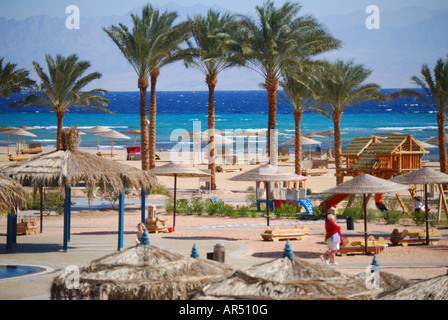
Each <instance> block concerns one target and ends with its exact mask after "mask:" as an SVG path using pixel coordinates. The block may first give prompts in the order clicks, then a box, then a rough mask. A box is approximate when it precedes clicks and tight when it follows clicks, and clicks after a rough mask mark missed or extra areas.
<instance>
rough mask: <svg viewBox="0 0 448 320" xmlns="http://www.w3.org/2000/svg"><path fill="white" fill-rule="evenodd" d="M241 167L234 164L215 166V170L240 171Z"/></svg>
mask: <svg viewBox="0 0 448 320" xmlns="http://www.w3.org/2000/svg"><path fill="white" fill-rule="evenodd" d="M241 169H242V168H241V167H240V166H238V165H236V164H230V165H220V166H216V171H218V172H232V171H241Z"/></svg>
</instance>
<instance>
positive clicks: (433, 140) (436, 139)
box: [424, 133, 448, 145]
mask: <svg viewBox="0 0 448 320" xmlns="http://www.w3.org/2000/svg"><path fill="white" fill-rule="evenodd" d="M445 141H448V134H446V133H445ZM424 142H426V143H429V144H435V145H439V137H438V136H437V137H433V138H430V139H428V140H425V141H424Z"/></svg>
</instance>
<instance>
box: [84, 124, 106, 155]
mask: <svg viewBox="0 0 448 320" xmlns="http://www.w3.org/2000/svg"><path fill="white" fill-rule="evenodd" d="M110 130H111V129H109V128H106V127H102V126H95V127H93V128H90V129H87V130H84V132H86V133H102V132H107V131H110ZM97 147H98V151H100V137H97Z"/></svg>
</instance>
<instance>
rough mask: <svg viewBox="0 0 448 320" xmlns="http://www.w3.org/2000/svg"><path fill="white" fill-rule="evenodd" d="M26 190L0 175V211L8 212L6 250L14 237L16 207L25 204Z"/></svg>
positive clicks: (10, 245)
mask: <svg viewBox="0 0 448 320" xmlns="http://www.w3.org/2000/svg"><path fill="white" fill-rule="evenodd" d="M27 194H28V193H27V192H26V190H25V189H24V188H23V187H22V186H21V185H20V184H19V183H18V182H16V181H14V180H12V179H9V178H6V177H4V176H2V175H0V212H2V211H5V212H7V214H8V222H7V239H6V250H11V249H12V244H13V243H15V239H16V234H17V231H16V229H17V228H16V227H17V212H16V211H17V208H18V207H21V206H23V205H25V204H26V197H27Z"/></svg>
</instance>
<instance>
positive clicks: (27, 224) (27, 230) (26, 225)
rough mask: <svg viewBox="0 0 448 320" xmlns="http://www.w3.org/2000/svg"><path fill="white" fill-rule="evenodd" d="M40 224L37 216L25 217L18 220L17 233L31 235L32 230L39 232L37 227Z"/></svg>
mask: <svg viewBox="0 0 448 320" xmlns="http://www.w3.org/2000/svg"><path fill="white" fill-rule="evenodd" d="M38 227H39V225H38V224H37V221H36V219H35V218H25V219H21V221H20V222H17V234H21V235H27V236H28V235H30V234H31V233H32V232H34V234H36V233H37V228H38Z"/></svg>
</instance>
